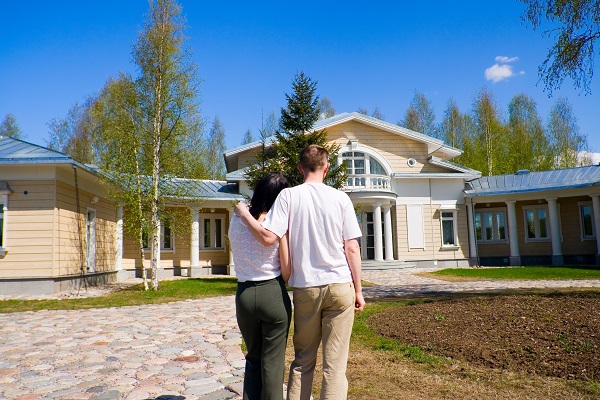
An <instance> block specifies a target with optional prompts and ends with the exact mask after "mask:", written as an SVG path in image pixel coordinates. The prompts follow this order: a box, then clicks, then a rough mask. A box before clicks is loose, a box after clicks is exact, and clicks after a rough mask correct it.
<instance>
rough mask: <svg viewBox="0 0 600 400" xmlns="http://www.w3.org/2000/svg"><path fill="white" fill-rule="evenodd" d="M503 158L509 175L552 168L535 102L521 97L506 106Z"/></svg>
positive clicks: (520, 95)
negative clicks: (505, 134) (505, 151)
mask: <svg viewBox="0 0 600 400" xmlns="http://www.w3.org/2000/svg"><path fill="white" fill-rule="evenodd" d="M507 134H508V137H507V141H506V145H507V150H508V151H507V157H506V159H505V163H506V164H507V166H508V168H509V171H513V172H516V171H518V170H520V169H527V170H530V171H542V170H547V169H551V168H552V166H553V165H552V164H553V159H552V149H551V147H550V143H549V141H548V138H547V137H546V133H545V131H544V128H543V126H542V120H541V119H540V117H539V116H538V113H537V106H536V103H535V101H534V100H533V99H532V98H531V97H529V96H527V95H525V94H523V93H521V94H518V95H516V96H514V97H513V98H512V100H511V101H510V103H509V104H508V131H507Z"/></svg>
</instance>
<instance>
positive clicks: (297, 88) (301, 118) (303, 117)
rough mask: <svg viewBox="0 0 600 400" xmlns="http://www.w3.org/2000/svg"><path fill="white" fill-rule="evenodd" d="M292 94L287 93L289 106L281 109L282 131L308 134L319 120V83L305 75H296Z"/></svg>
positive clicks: (286, 97) (301, 73) (302, 73)
mask: <svg viewBox="0 0 600 400" xmlns="http://www.w3.org/2000/svg"><path fill="white" fill-rule="evenodd" d="M292 90H293V92H292V94H291V95H289V94H287V93H286V95H285V99H286V101H287V106H286V107H285V108H282V109H281V121H280V124H281V130H282V131H283V132H289V133H303V132H308V131H309V130H310V129H311V128H312V126H313V125H314V123H315V122H316V121H317V119H319V96H316V95H315V92H316V91H317V82H315V81H313V80H312V79H310V78H309V77H308V76H306V75H305V74H304V71H302V72H300V73H299V74H296V76H294V80H293V81H292Z"/></svg>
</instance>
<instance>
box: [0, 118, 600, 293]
mask: <svg viewBox="0 0 600 400" xmlns="http://www.w3.org/2000/svg"><path fill="white" fill-rule="evenodd" d="M313 129H315V130H325V131H326V132H327V138H328V140H329V142H330V143H335V144H337V145H339V146H340V151H339V154H338V156H339V157H338V158H339V160H340V162H341V161H342V160H346V161H347V164H348V181H347V185H346V187H345V188H344V189H343V190H344V191H346V192H347V193H348V195H349V196H350V198H351V199H352V201H353V203H354V205H355V207H356V209H357V218H358V220H359V222H360V225H361V228H362V232H363V236H362V237H361V238H360V239H359V240H360V244H361V252H362V258H363V260H364V261H363V265H364V266H365V267H366V268H369V267H373V266H374V265H376V266H377V267H379V268H380V267H384V268H388V267H389V268H394V267H398V266H402V265H414V266H418V267H420V266H423V267H438V268H443V267H464V266H469V265H535V264H556V265H560V264H563V263H564V264H590V265H599V264H600V255H599V252H598V249H600V235H598V234H597V232H600V200H599V199H600V197H599V196H600V166H598V165H594V166H588V167H580V168H571V169H565V170H557V171H543V172H528V171H519V172H518V173H516V174H514V175H501V176H491V177H482V176H481V174H480V173H479V172H478V171H475V170H472V169H469V168H466V167H463V166H460V165H458V164H456V163H453V162H452V159H453V158H455V157H457V156H458V155H460V154H461V151H460V150H459V149H456V148H453V147H451V146H448V145H446V144H445V143H444V142H442V141H440V140H438V139H435V138H432V137H430V136H427V135H423V134H421V133H418V132H414V131H411V130H408V129H406V128H403V127H400V126H397V125H394V124H390V123H387V122H385V121H381V120H379V119H376V118H372V117H369V116H366V115H363V114H359V113H343V114H338V115H336V116H334V117H331V118H328V119H324V120H321V121H318V122H317V123H316V124H315V125H314V127H313ZM270 140H273V139H270ZM266 144H267V146H268V145H269V144H270V142H268V141H267V143H266ZM262 146H263V144H262V143H261V142H254V143H250V144H246V145H243V146H240V147H236V148H234V149H230V150H228V151H227V152H226V153H225V154H224V157H225V163H226V167H227V171H228V172H227V176H226V179H227V180H226V181H210V180H193V179H180V178H170V179H169V180H168V181H165V182H162V184H163V185H164V188H165V193H167V194H169V193H171V195H170V196H168V202H167V209H168V210H169V211H170V212H171V213H172V214H176V215H180V216H182V218H180V219H178V220H179V221H185V222H178V223H177V224H176V223H175V222H174V220H171V219H169V218H166V219H165V220H163V221H161V237H160V246H161V251H160V252H159V269H158V272H159V278H161V277H164V276H167V275H182V276H188V277H197V276H202V275H204V274H208V273H222V274H234V273H235V270H234V265H233V261H232V257H231V252H230V250H229V248H228V245H227V238H226V232H227V231H228V228H229V221H230V219H231V217H232V215H233V209H234V206H235V204H236V203H237V202H238V201H240V200H241V199H243V198H244V195H251V190H250V188H249V187H248V185H247V184H246V179H245V169H246V168H247V167H248V166H249V165H251V164H252V163H254V162H255V160H256V155H257V154H258V153H259V152H260V151H261V150H262ZM182 188H183V189H184V190H181V189H182ZM107 190H108V187H107V186H106V183H103V182H102V181H101V179H100V176H99V172H98V170H97V169H96V168H94V167H93V166H90V165H83V164H80V163H78V162H77V161H75V160H73V159H72V158H70V157H68V156H67V155H65V154H62V153H59V152H56V151H53V150H50V149H46V148H43V147H41V146H37V145H34V144H31V143H27V142H24V141H21V140H18V139H13V138H9V137H0V294H21V293H31V294H47V293H54V292H57V291H61V290H65V289H69V288H73V287H77V286H80V285H82V284H99V283H103V282H111V281H115V280H123V279H127V278H130V277H139V276H141V273H142V270H143V268H148V267H149V262H148V260H147V259H146V260H145V261H144V263H142V259H141V256H140V255H139V246H137V245H136V244H135V242H134V241H133V240H132V239H131V238H129V237H127V236H126V235H124V232H123V221H124V218H125V217H126V213H127V210H126V209H124V208H123V207H122V206H120V205H119V204H116V203H115V202H114V201H113V200H111V198H110V196H109V193H108V192H107ZM146 251H148V250H147V249H146ZM146 254H147V255H148V256H149V251H148V253H146ZM146 258H149V257H146ZM142 264H143V265H142Z"/></svg>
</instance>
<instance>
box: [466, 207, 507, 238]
mask: <svg viewBox="0 0 600 400" xmlns="http://www.w3.org/2000/svg"><path fill="white" fill-rule="evenodd" d="M474 214H475V221H473V225H474V228H475V240H476V241H477V243H481V244H488V243H506V242H508V226H507V222H506V208H502V207H500V208H481V209H478V210H476V211H475V213H474ZM485 214H492V236H494V238H492V239H487V238H486V235H485V229H486V228H487V225H486V222H487V221H486V220H485V218H483V216H484V215H485ZM497 214H503V215H504V239H500V238H496V237H495V236H496V233H497V232H498V224H497V218H496V215H497ZM477 215H480V219H481V239H478V238H477V222H476V221H477V217H476V216H477Z"/></svg>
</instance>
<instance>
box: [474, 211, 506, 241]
mask: <svg viewBox="0 0 600 400" xmlns="http://www.w3.org/2000/svg"><path fill="white" fill-rule="evenodd" d="M475 238H476V239H477V241H478V242H501V241H506V217H505V213H504V211H501V210H491V209H490V210H485V212H478V213H475Z"/></svg>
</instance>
